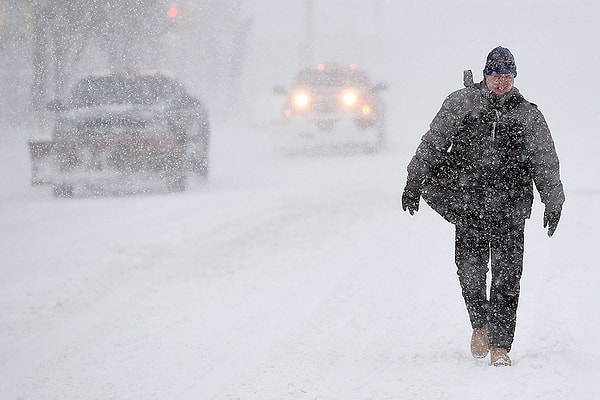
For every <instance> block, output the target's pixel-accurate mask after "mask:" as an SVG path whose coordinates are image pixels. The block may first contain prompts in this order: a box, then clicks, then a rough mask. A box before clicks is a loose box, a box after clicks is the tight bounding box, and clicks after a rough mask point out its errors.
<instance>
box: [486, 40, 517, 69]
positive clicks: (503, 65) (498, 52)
mask: <svg viewBox="0 0 600 400" xmlns="http://www.w3.org/2000/svg"><path fill="white" fill-rule="evenodd" d="M496 74H512V76H517V64H515V57H514V56H513V55H512V53H511V52H510V50H509V49H507V48H506V47H501V46H498V47H496V48H495V49H494V50H492V51H490V54H488V56H487V60H486V62H485V68H484V69H483V75H496Z"/></svg>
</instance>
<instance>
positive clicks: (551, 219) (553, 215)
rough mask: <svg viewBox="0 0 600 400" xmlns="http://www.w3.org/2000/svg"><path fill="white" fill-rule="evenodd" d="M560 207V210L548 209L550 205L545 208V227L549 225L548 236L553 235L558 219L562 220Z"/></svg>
mask: <svg viewBox="0 0 600 400" xmlns="http://www.w3.org/2000/svg"><path fill="white" fill-rule="evenodd" d="M560 211H561V210H560V209H558V210H548V207H546V209H545V210H544V228H545V227H548V237H552V235H553V234H554V231H555V230H556V227H557V226H558V221H559V220H560Z"/></svg>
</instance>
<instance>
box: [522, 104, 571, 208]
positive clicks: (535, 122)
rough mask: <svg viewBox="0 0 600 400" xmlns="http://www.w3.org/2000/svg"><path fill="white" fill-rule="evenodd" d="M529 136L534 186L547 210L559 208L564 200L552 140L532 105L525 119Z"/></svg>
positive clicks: (537, 111)
mask: <svg viewBox="0 0 600 400" xmlns="http://www.w3.org/2000/svg"><path fill="white" fill-rule="evenodd" d="M527 123H528V124H529V127H528V130H529V131H530V132H532V133H533V134H532V135H531V136H529V143H528V144H529V155H528V157H529V162H530V166H531V173H532V178H533V181H534V182H535V187H536V188H537V190H538V192H539V193H540V198H541V200H542V203H544V205H545V206H546V208H548V209H549V210H561V208H562V205H563V203H564V201H565V193H564V189H563V184H562V181H561V179H560V166H559V160H558V155H557V153H556V148H555V146H554V140H553V139H552V135H551V134H550V129H549V128H548V124H547V123H546V120H545V118H544V116H543V115H542V113H541V112H540V111H539V110H538V109H537V107H535V106H533V109H532V110H531V111H530V116H529V118H528V119H527Z"/></svg>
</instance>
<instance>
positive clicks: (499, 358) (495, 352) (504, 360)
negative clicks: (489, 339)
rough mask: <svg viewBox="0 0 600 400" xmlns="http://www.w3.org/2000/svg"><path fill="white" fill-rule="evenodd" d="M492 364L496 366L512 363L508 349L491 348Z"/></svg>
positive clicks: (507, 365)
mask: <svg viewBox="0 0 600 400" xmlns="http://www.w3.org/2000/svg"><path fill="white" fill-rule="evenodd" d="M490 365H493V366H494V367H504V366H506V367H509V366H511V365H512V361H511V359H510V357H509V356H508V352H507V351H506V349H503V348H502V347H492V348H491V350H490Z"/></svg>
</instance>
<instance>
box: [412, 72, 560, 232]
mask: <svg viewBox="0 0 600 400" xmlns="http://www.w3.org/2000/svg"><path fill="white" fill-rule="evenodd" d="M408 182H409V185H413V186H414V187H415V188H416V189H418V190H419V189H420V190H421V193H422V195H423V198H424V199H425V200H426V201H427V203H428V204H429V205H430V206H431V207H432V208H433V209H434V210H436V211H437V212H439V213H440V214H441V215H442V216H443V217H444V218H446V219H447V220H449V221H450V222H452V223H458V222H460V221H465V220H467V221H471V220H473V219H489V218H496V217H500V218H503V217H522V218H529V216H530V214H531V206H532V203H533V183H535V186H536V188H537V189H538V191H539V193H540V197H541V200H542V202H543V203H544V204H545V205H546V208H547V209H548V210H560V209H561V208H562V204H563V202H564V199H565V196H564V192H563V186H562V183H561V180H560V172H559V161H558V156H557V154H556V150H555V148H554V141H553V140H552V136H551V135H550V130H549V129H548V125H547V124H546V121H545V119H544V116H543V115H542V113H541V112H540V111H539V110H538V108H537V106H536V105H535V104H533V103H530V102H528V101H527V100H525V99H524V98H523V96H522V95H521V94H520V93H519V90H518V89H517V88H513V89H512V90H511V91H510V92H509V93H507V94H506V95H503V96H498V95H496V94H494V93H492V92H490V91H489V89H487V87H486V86H485V83H483V82H481V83H479V84H475V85H473V86H470V87H466V88H464V89H461V90H457V91H455V92H454V93H452V94H450V95H449V96H448V97H447V98H446V100H445V101H444V103H443V105H442V107H441V109H440V110H439V112H438V113H437V115H436V116H435V118H434V119H433V121H432V122H431V125H430V129H429V131H428V132H427V133H426V134H425V135H424V136H423V138H422V140H421V143H420V145H419V147H418V148H417V151H416V154H415V156H414V157H413V158H412V160H411V162H410V163H409V165H408Z"/></svg>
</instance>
